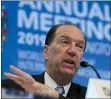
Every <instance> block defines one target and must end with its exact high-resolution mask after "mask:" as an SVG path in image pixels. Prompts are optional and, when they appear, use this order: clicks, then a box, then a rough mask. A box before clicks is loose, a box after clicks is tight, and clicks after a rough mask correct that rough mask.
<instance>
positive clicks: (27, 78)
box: [10, 65, 35, 83]
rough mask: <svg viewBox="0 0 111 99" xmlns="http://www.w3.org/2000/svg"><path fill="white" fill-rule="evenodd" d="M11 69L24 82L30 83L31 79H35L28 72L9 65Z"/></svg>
mask: <svg viewBox="0 0 111 99" xmlns="http://www.w3.org/2000/svg"><path fill="white" fill-rule="evenodd" d="M10 68H11V70H12V71H13V72H14V73H15V74H17V75H18V76H19V77H21V79H22V80H23V81H24V82H25V83H29V82H30V83H32V82H33V81H35V80H34V79H33V78H32V77H31V76H30V75H29V74H27V73H25V72H24V71H22V70H20V69H18V68H16V67H14V66H12V65H11V66H10Z"/></svg>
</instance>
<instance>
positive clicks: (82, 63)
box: [80, 61, 101, 79]
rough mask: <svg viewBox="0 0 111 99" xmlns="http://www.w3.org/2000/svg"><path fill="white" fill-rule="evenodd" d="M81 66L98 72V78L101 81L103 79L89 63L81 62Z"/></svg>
mask: <svg viewBox="0 0 111 99" xmlns="http://www.w3.org/2000/svg"><path fill="white" fill-rule="evenodd" d="M80 65H81V66H82V67H88V66H90V67H91V68H92V69H93V70H94V71H95V72H96V75H97V77H98V78H99V79H101V77H100V75H99V73H98V72H97V70H96V68H95V67H94V66H92V65H91V64H89V63H87V62H86V61H81V62H80Z"/></svg>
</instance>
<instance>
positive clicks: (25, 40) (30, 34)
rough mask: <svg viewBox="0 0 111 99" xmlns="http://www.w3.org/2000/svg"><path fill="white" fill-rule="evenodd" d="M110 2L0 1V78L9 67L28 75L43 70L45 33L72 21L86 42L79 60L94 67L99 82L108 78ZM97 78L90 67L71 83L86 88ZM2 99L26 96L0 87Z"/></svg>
mask: <svg viewBox="0 0 111 99" xmlns="http://www.w3.org/2000/svg"><path fill="white" fill-rule="evenodd" d="M110 12H111V2H110V1H107V2H106V1H84V2H83V1H42V2H40V1H36V2H33V1H21V2H19V1H2V2H1V43H2V44H1V45H2V47H1V48H2V49H1V51H2V52H1V53H2V68H1V72H2V79H6V78H5V77H4V75H3V73H4V72H11V70H9V66H10V65H14V66H16V67H17V68H20V69H21V70H23V71H25V72H27V73H29V74H30V75H37V74H41V73H42V72H43V71H44V70H45V61H44V57H43V53H42V51H43V47H44V41H45V37H46V34H47V32H48V30H49V29H50V28H51V27H52V26H53V25H54V24H58V23H64V22H72V23H73V24H75V25H77V26H78V27H80V28H81V30H82V31H83V33H84V34H85V36H86V37H87V39H88V42H87V47H86V51H85V54H84V56H83V58H82V60H85V61H87V62H88V63H90V64H92V65H94V66H95V67H96V68H97V71H98V72H99V74H100V76H101V78H102V79H108V80H110V78H111V75H110V71H111V64H110V60H111V59H110V57H111V13H110ZM89 78H97V76H96V74H95V72H94V71H93V70H92V69H91V68H90V67H87V68H82V67H81V68H80V69H79V71H78V72H77V74H76V77H74V79H73V82H76V83H78V84H81V85H83V86H86V87H87V85H88V80H89ZM2 96H3V97H7V96H8V97H10V98H12V97H14V96H16V97H24V98H26V97H29V98H32V97H33V95H32V94H30V93H24V92H20V91H18V90H14V89H10V90H9V89H6V88H2Z"/></svg>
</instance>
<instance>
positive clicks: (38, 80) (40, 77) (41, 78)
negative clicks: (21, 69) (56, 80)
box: [32, 72, 45, 84]
mask: <svg viewBox="0 0 111 99" xmlns="http://www.w3.org/2000/svg"><path fill="white" fill-rule="evenodd" d="M44 73H45V72H43V73H42V74H41V75H33V76H32V77H33V78H34V79H35V80H36V81H37V82H40V83H42V84H44V83H45V82H44Z"/></svg>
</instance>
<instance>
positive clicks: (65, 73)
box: [61, 69, 76, 76]
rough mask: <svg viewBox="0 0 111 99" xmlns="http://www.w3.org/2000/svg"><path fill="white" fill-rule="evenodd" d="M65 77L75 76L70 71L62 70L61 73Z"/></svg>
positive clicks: (73, 72) (72, 71)
mask: <svg viewBox="0 0 111 99" xmlns="http://www.w3.org/2000/svg"><path fill="white" fill-rule="evenodd" d="M61 72H62V73H63V74H64V75H65V76H74V75H75V73H76V72H75V71H74V70H71V69H62V71H61Z"/></svg>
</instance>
